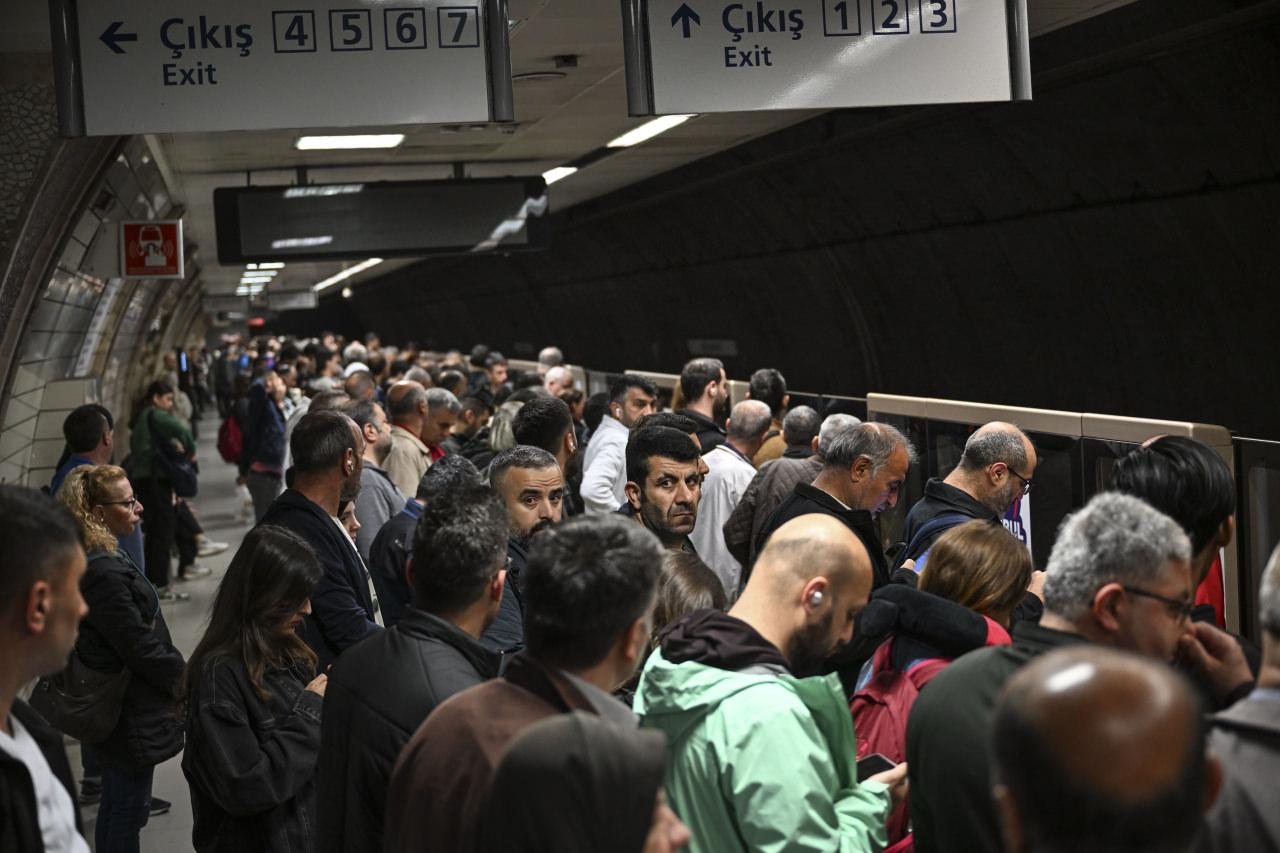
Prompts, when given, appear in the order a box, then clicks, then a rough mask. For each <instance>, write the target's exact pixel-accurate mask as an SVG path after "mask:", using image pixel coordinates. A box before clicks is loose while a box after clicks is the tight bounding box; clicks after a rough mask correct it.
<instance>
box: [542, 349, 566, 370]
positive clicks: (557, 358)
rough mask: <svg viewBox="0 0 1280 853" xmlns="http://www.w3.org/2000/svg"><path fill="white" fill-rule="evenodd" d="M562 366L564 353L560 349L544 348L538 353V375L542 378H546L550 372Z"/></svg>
mask: <svg viewBox="0 0 1280 853" xmlns="http://www.w3.org/2000/svg"><path fill="white" fill-rule="evenodd" d="M562 364H564V353H562V352H560V348H559V347H543V348H542V351H541V352H539V353H538V374H539V375H541V376H546V375H547V371H548V370H550V369H551V368H553V367H559V366H560V365H562Z"/></svg>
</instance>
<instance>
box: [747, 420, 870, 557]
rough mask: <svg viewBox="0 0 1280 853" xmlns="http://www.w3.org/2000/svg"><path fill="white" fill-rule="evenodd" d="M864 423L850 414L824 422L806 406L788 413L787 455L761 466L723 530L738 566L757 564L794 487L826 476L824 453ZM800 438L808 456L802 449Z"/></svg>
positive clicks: (785, 424)
mask: <svg viewBox="0 0 1280 853" xmlns="http://www.w3.org/2000/svg"><path fill="white" fill-rule="evenodd" d="M860 423H862V421H860V420H858V419H857V418H855V417H854V416H853V415H846V414H834V415H827V417H826V420H821V421H820V420H819V418H818V413H817V412H816V411H815V410H813V409H811V408H810V407H808V406H796V407H795V408H794V409H792V410H791V411H790V412H787V416H786V417H785V418H783V419H782V431H783V435H784V436H786V437H787V449H786V451H785V452H784V453H783V454H782V458H781V459H774V460H773V461H771V462H766V463H765V464H763V465H761V466H760V470H759V471H758V472H756V475H755V477H754V478H753V479H752V480H751V482H750V483H748V484H747V489H746V491H744V492H743V493H742V498H741V499H740V500H739V501H738V505H737V507H735V508H734V510H733V514H732V515H730V516H729V519H728V520H727V521H726V522H725V523H724V527H723V528H722V529H723V532H724V544H725V547H726V548H728V549H729V553H730V554H731V555H733V558H734V559H735V560H737V561H738V562H739V563H740V564H741V565H744V566H749V565H751V564H752V563H754V562H755V560H756V549H755V547H754V546H755V542H756V537H758V536H759V535H760V530H761V528H763V527H764V525H765V523H766V522H767V521H768V520H769V516H770V515H772V514H773V511H774V510H775V509H777V508H778V504H780V503H782V502H783V501H784V500H786V498H787V496H789V495H790V494H791V493H792V492H794V491H795V489H796V486H798V485H800V484H801V483H812V482H813V478H814V477H817V476H818V474H819V473H820V472H821V471H822V464H823V462H822V452H823V449H824V448H826V447H829V446H830V445H831V442H832V440H833V439H834V438H835V435H836V433H837V432H839V431H840V430H844V429H852V428H853V427H856V426H857V425H858V424H860ZM819 424H821V429H819ZM802 438H803V439H804V448H803V450H804V451H805V452H802V451H801V447H800V441H801V439H802Z"/></svg>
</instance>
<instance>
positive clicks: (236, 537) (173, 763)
mask: <svg viewBox="0 0 1280 853" xmlns="http://www.w3.org/2000/svg"><path fill="white" fill-rule="evenodd" d="M215 414H216V413H215ZM218 423H219V422H218V420H217V419H216V417H209V418H206V419H204V420H203V421H201V422H200V424H199V427H200V436H199V440H198V442H197V444H198V445H199V449H198V451H197V455H196V458H197V459H198V460H199V463H200V495H199V497H197V498H195V499H194V500H192V501H191V502H190V503H191V505H192V507H193V508H194V510H195V514H196V518H198V519H199V520H200V524H201V525H202V526H203V527H204V530H205V535H206V536H208V537H209V538H210V539H213V540H215V541H218V542H227V543H229V544H230V546H231V547H230V548H228V549H227V550H226V551H224V552H222V553H221V554H218V555H216V556H213V557H206V558H201V559H199V560H197V561H196V562H197V564H199V565H205V566H208V567H209V568H210V569H212V570H213V573H212V574H211V575H209V576H207V577H205V578H201V579H199V580H191V581H185V582H175V583H174V589H175V590H178V591H180V592H185V593H189V594H190V595H191V599H190V600H189V601H180V602H171V603H166V604H165V605H164V616H165V621H166V622H167V623H168V625H169V631H170V633H171V634H172V635H173V642H174V644H175V645H176V646H177V647H178V648H179V649H180V650H181V651H182V654H183V655H186V656H189V655H190V654H191V652H192V651H194V650H195V647H196V643H198V642H199V641H200V637H201V635H202V634H203V632H204V626H205V621H206V619H207V617H208V615H209V609H210V607H212V605H213V597H214V593H215V592H216V591H217V588H218V582H219V581H220V580H221V579H222V576H223V575H224V574H225V573H226V570H227V565H228V564H229V563H230V562H231V557H232V555H234V554H235V552H236V549H237V548H239V547H240V542H241V540H242V539H243V538H244V535H245V534H246V533H247V532H248V531H249V528H250V527H252V526H253V520H252V513H250V514H249V516H248V520H247V521H246V520H243V518H244V517H243V516H242V515H241V513H240V506H239V504H238V502H237V501H236V499H235V479H236V469H235V467H234V466H232V465H228V464H227V463H226V462H224V461H223V460H222V458H221V457H219V456H218V451H217V440H218ZM145 514H146V512H145V509H144V511H143V515H144V517H145ZM175 564H176V561H175ZM67 752H68V755H69V757H70V758H71V766H72V769H73V770H74V772H75V774H76V784H77V785H79V782H80V776H81V775H82V773H83V770H82V768H81V765H80V749H79V745H78V744H77V743H76V742H75V741H71V740H68V742H67ZM152 793H153V795H154V796H157V797H161V798H163V799H166V800H169V801H170V802H171V803H173V809H172V810H171V811H170V812H169V813H168V814H165V815H160V816H159V817H153V818H152V819H151V821H150V822H149V823H148V824H147V826H146V827H145V828H144V829H143V830H142V850H143V853H184V851H191V850H193V849H194V848H193V847H192V845H191V828H192V825H193V823H194V819H193V818H192V815H191V795H190V791H189V788H188V787H187V780H186V777H184V776H183V775H182V755H181V753H179V754H178V755H176V756H174V757H173V758H171V759H169V760H168V761H166V762H165V763H164V764H161V765H160V766H159V767H157V768H156V777H155V785H154V788H153V790H152ZM81 814H82V816H83V818H84V823H85V836H86V838H87V839H88V841H89V844H90V846H91V847H92V846H93V830H94V822H95V820H96V818H97V814H98V807H97V806H88V807H85V808H82V809H81Z"/></svg>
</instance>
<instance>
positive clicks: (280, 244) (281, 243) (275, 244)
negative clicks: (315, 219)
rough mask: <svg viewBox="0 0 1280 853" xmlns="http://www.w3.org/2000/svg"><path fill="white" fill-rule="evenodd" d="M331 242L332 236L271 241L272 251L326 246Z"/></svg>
mask: <svg viewBox="0 0 1280 853" xmlns="http://www.w3.org/2000/svg"><path fill="white" fill-rule="evenodd" d="M332 242H333V235H332V234H326V235H324V236H323V237H287V238H285V239H283V240H272V241H271V248H273V249H307V248H310V247H312V246H327V245H329V244H330V243H332Z"/></svg>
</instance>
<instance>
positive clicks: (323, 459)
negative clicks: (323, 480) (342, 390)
mask: <svg viewBox="0 0 1280 853" xmlns="http://www.w3.org/2000/svg"><path fill="white" fill-rule="evenodd" d="M353 426H354V424H353V422H352V420H351V418H349V417H347V416H346V415H344V414H342V413H341V412H335V411H333V410H332V409H326V410H325V411H322V412H307V413H306V414H305V415H303V416H302V420H300V421H298V425H297V426H295V427H294V428H293V435H292V436H291V437H290V439H289V450H290V451H291V452H292V453H293V470H294V473H295V474H309V473H311V472H313V471H324V470H325V469H327V468H332V467H333V466H335V465H337V464H338V463H339V462H341V461H342V457H343V454H345V453H346V452H347V451H348V450H351V451H354V452H355V453H356V455H357V456H358V455H359V454H360V447H359V445H357V444H356V438H355V435H354V433H353V432H352V427H353Z"/></svg>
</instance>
